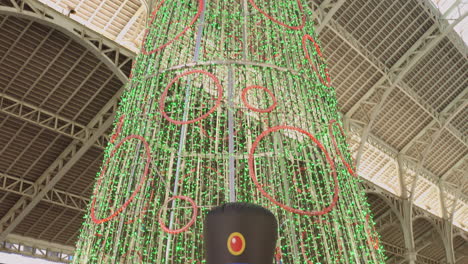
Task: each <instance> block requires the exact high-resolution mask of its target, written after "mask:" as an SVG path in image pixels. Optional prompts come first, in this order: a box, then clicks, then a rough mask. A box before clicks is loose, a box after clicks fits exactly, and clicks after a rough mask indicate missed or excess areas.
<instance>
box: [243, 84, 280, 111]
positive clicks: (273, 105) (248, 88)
mask: <svg viewBox="0 0 468 264" xmlns="http://www.w3.org/2000/svg"><path fill="white" fill-rule="evenodd" d="M251 89H260V90H263V91H265V92H267V93H268V95H270V97H271V100H273V104H272V105H271V106H270V107H268V108H266V109H260V108H256V107H253V106H252V105H250V104H249V102H248V101H247V92H248V91H249V90H251ZM241 98H242V102H244V105H245V106H246V107H247V108H248V109H250V110H252V111H254V112H258V113H270V112H271V111H273V110H274V109H275V108H276V105H277V104H278V102H277V101H276V97H275V95H274V94H273V92H271V91H270V90H269V89H268V88H266V87H263V86H260V85H251V86H248V87H246V88H244V89H243V90H242V95H241Z"/></svg>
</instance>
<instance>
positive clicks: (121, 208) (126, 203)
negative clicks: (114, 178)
mask: <svg viewBox="0 0 468 264" xmlns="http://www.w3.org/2000/svg"><path fill="white" fill-rule="evenodd" d="M130 139H138V140H140V141H142V142H143V145H144V147H145V150H146V165H145V170H144V173H143V176H142V177H141V180H140V183H139V184H138V186H137V187H136V188H135V190H134V191H133V193H132V194H131V196H130V198H128V200H127V201H125V203H124V204H123V205H122V206H121V207H120V208H119V209H117V210H116V211H115V212H113V213H112V214H111V215H110V216H108V217H106V218H102V219H97V218H96V216H95V206H96V197H94V198H93V201H92V202H91V214H90V215H91V219H92V220H93V222H94V223H96V224H102V223H104V222H107V221H109V220H111V219H112V218H114V217H116V216H117V215H119V214H120V213H121V212H122V211H123V210H125V208H127V206H128V205H129V204H130V203H131V202H132V200H133V198H135V196H136V195H137V193H138V192H139V191H140V189H141V187H142V186H143V183H144V182H145V181H146V177H147V176H148V172H149V165H150V163H151V149H150V147H149V144H148V142H147V141H146V140H145V138H144V137H142V136H139V135H130V136H127V137H125V138H124V139H122V140H121V141H120V142H119V143H118V144H117V145H116V146H115V148H114V149H113V150H112V152H111V153H110V155H109V158H107V160H106V163H105V165H104V167H103V168H102V170H101V174H100V175H99V179H98V181H97V186H96V190H95V192H94V196H96V194H97V190H98V188H99V186H100V185H101V182H102V179H103V177H104V174H105V173H106V171H107V166H108V165H109V161H110V159H111V158H112V157H113V156H114V155H115V153H116V152H117V150H118V149H119V148H120V146H122V144H123V143H125V142H126V141H128V140H130Z"/></svg>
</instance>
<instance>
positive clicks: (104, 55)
mask: <svg viewBox="0 0 468 264" xmlns="http://www.w3.org/2000/svg"><path fill="white" fill-rule="evenodd" d="M31 10H32V11H31ZM0 14H4V15H7V16H9V15H11V16H16V17H22V18H25V19H28V20H31V21H35V22H38V23H41V24H45V25H47V26H50V27H52V28H55V29H58V30H60V31H61V32H62V33H64V34H66V35H67V36H69V37H71V38H72V39H73V40H75V41H77V42H78V43H80V44H82V45H83V46H84V47H86V48H87V49H88V50H89V51H90V52H91V53H93V54H94V55H95V56H96V57H97V58H99V59H100V60H101V61H102V62H103V63H104V64H105V65H107V67H109V69H111V70H112V71H113V72H114V74H115V75H116V76H117V78H119V80H120V81H121V82H122V83H126V82H127V81H128V77H127V75H126V74H125V73H124V72H123V71H122V67H123V66H124V65H126V64H127V63H128V62H129V61H130V60H131V58H133V57H135V53H134V52H133V51H131V50H129V49H127V48H125V47H123V46H121V45H119V44H117V43H116V42H115V41H113V40H111V39H109V38H106V37H105V36H103V35H102V34H99V33H97V32H95V31H93V30H91V29H89V28H88V27H86V26H84V25H82V24H80V23H78V22H77V21H75V20H73V19H70V18H69V17H67V16H66V15H65V14H62V13H60V12H58V11H56V10H54V9H53V8H51V7H49V6H48V5H46V4H43V3H41V2H39V1H38V0H20V1H19V3H18V6H17V7H15V6H5V5H0ZM120 57H124V58H125V59H124V60H123V62H120V60H119V58H120Z"/></svg>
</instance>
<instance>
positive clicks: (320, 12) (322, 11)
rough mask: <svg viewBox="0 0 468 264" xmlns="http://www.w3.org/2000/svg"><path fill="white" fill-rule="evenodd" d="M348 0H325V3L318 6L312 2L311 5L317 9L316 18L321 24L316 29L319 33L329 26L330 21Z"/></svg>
mask: <svg viewBox="0 0 468 264" xmlns="http://www.w3.org/2000/svg"><path fill="white" fill-rule="evenodd" d="M345 1H346V0H325V1H323V3H322V4H321V5H320V6H318V5H317V4H316V3H315V2H314V1H311V2H310V5H311V6H312V7H313V8H314V10H315V11H316V12H315V13H314V16H315V18H316V19H317V21H318V22H319V25H318V26H317V28H316V29H315V33H316V34H317V35H319V34H320V32H321V31H322V30H323V29H324V28H325V26H328V24H329V22H330V21H332V18H333V16H334V15H335V13H336V12H337V11H338V9H340V7H341V6H342V5H343V4H344V2H345Z"/></svg>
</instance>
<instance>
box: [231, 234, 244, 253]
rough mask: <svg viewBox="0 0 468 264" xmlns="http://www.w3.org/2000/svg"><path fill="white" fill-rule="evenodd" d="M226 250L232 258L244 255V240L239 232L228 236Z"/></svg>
mask: <svg viewBox="0 0 468 264" xmlns="http://www.w3.org/2000/svg"><path fill="white" fill-rule="evenodd" d="M227 248H228V250H229V252H230V253H231V254H232V255H234V256H239V255H241V254H242V253H244V250H245V238H244V236H243V235H242V234H241V233H239V232H234V233H232V234H230V235H229V238H228V240H227Z"/></svg>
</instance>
